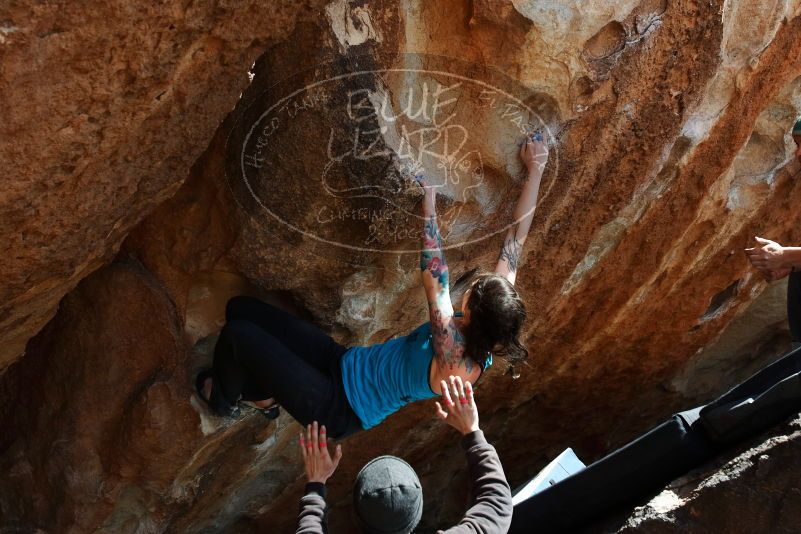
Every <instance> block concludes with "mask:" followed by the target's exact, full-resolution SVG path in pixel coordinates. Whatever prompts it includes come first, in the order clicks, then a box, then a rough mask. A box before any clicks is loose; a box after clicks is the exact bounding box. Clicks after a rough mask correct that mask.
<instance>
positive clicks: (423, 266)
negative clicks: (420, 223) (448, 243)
mask: <svg viewBox="0 0 801 534" xmlns="http://www.w3.org/2000/svg"><path fill="white" fill-rule="evenodd" d="M420 270H421V271H428V273H429V274H430V275H431V277H432V278H433V279H434V281H435V282H437V283H438V285H439V287H437V294H438V297H439V294H440V293H441V292H442V291H445V292H446V293H447V291H448V264H447V263H446V261H445V254H444V253H443V252H442V236H441V235H440V233H439V226H437V218H436V216H435V215H431V216H429V217H428V220H426V223H425V227H424V229H423V248H422V250H420Z"/></svg>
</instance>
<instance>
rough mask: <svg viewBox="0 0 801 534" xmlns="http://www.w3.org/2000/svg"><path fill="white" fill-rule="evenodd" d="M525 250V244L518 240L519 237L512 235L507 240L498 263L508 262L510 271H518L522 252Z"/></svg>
mask: <svg viewBox="0 0 801 534" xmlns="http://www.w3.org/2000/svg"><path fill="white" fill-rule="evenodd" d="M522 250H523V243H521V242H520V241H518V240H517V237H515V236H514V235H511V236H509V237H507V238H506V240H505V241H504V243H503V248H501V254H500V256H499V257H498V261H503V260H506V261H507V262H508V263H509V271H510V272H515V271H517V266H518V264H519V263H520V252H521V251H522Z"/></svg>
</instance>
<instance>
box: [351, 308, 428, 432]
mask: <svg viewBox="0 0 801 534" xmlns="http://www.w3.org/2000/svg"><path fill="white" fill-rule="evenodd" d="M433 356H434V351H433V349H432V347H431V322H430V321H426V322H425V323H423V324H421V325H420V326H418V327H417V328H415V329H414V330H412V332H411V333H409V334H408V335H406V336H402V337H398V338H395V339H390V340H389V341H386V342H384V343H378V344H376V345H369V346H364V347H362V346H354V347H350V348H348V350H347V351H345V353H344V354H343V355H342V361H341V364H342V382H343V385H344V387H345V394H346V395H347V397H348V401H349V402H350V405H351V407H352V408H353V411H354V412H356V415H357V416H359V419H360V420H361V422H362V427H364V428H365V429H368V428H371V427H374V426H376V425H377V424H379V423H380V422H381V421H383V420H384V419H385V418H386V417H387V416H388V415H390V414H392V413H395V412H396V411H398V410H399V409H400V408H401V407H403V406H404V405H406V404H409V403H410V402H414V401H418V400H423V399H430V398H432V397H436V396H438V395H437V394H436V393H434V392H433V391H432V390H431V386H430V385H429V383H428V376H429V372H430V370H431V360H432V359H433Z"/></svg>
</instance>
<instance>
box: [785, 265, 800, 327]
mask: <svg viewBox="0 0 801 534" xmlns="http://www.w3.org/2000/svg"><path fill="white" fill-rule="evenodd" d="M787 321H788V322H789V323H790V336H791V337H792V339H793V341H794V342H799V341H801V272H799V271H795V272H792V273H790V276H789V277H788V278H787Z"/></svg>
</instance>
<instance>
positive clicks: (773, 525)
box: [591, 417, 801, 534]
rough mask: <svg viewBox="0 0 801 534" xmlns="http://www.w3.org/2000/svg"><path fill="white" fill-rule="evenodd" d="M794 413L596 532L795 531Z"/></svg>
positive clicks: (800, 434)
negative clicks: (771, 429)
mask: <svg viewBox="0 0 801 534" xmlns="http://www.w3.org/2000/svg"><path fill="white" fill-rule="evenodd" d="M799 440H801V419H799V418H797V417H796V418H793V420H791V421H788V422H787V423H785V424H784V425H782V426H781V427H780V428H777V429H776V430H774V431H771V432H769V433H767V434H765V435H763V436H761V437H760V438H758V439H756V440H753V442H752V443H750V444H748V445H745V446H743V447H738V448H737V450H735V451H732V452H731V453H730V454H729V455H728V456H729V457H728V458H724V459H722V460H720V461H715V462H712V463H710V465H707V466H704V467H702V468H700V469H698V470H696V471H693V472H692V473H689V474H687V476H684V477H681V478H679V479H677V480H675V481H673V482H672V483H671V484H670V485H669V486H668V487H666V488H665V489H664V490H663V491H662V492H661V493H659V495H656V496H655V497H654V498H653V499H651V500H650V501H648V503H646V504H644V505H643V506H639V507H637V508H636V509H635V510H634V511H633V512H632V513H631V515H630V516H629V517H628V518H627V519H626V520H625V521H621V522H620V523H619V526H611V525H610V526H607V527H603V528H599V527H598V526H596V527H595V528H593V529H592V530H591V531H592V532H731V533H733V534H734V533H741V532H742V533H745V532H797V531H798V521H799V519H800V518H799V513H800V512H801V506H799V505H800V504H801V490H799V487H798V453H799V448H801V443H800V442H799Z"/></svg>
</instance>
